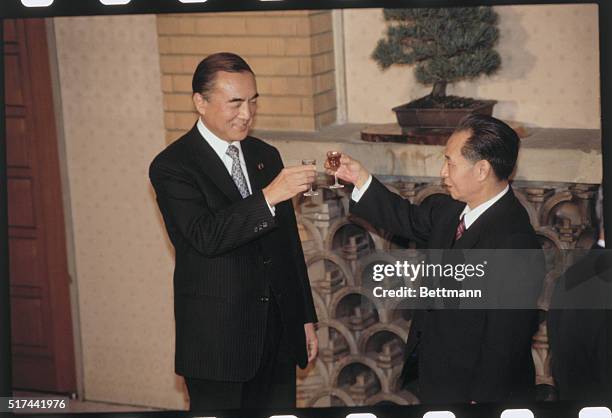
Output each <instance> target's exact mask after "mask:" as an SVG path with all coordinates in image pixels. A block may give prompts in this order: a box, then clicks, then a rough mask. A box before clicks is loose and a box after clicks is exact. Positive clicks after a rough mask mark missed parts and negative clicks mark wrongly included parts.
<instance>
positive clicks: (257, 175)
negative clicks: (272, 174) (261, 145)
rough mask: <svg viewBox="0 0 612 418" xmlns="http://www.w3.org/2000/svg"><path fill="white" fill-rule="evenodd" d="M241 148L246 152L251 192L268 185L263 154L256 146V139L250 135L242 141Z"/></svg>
mask: <svg viewBox="0 0 612 418" xmlns="http://www.w3.org/2000/svg"><path fill="white" fill-rule="evenodd" d="M240 148H242V152H243V154H244V162H245V164H246V167H247V173H248V174H249V182H250V183H251V193H254V192H255V191H256V190H260V189H263V188H264V187H265V186H267V182H266V176H265V173H266V168H267V167H266V166H265V164H264V162H263V158H262V157H263V156H262V155H261V153H260V152H259V150H258V149H257V147H255V141H254V140H253V139H251V138H250V137H248V138H247V139H245V140H244V141H242V142H241V143H240Z"/></svg>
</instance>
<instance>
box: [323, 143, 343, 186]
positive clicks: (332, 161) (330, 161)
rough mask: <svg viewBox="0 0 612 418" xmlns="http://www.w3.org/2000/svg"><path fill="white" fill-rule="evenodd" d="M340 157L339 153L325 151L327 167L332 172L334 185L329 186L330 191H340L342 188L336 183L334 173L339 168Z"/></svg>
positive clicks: (336, 178)
mask: <svg viewBox="0 0 612 418" xmlns="http://www.w3.org/2000/svg"><path fill="white" fill-rule="evenodd" d="M341 155H342V153H341V152H339V151H327V165H328V166H329V169H330V170H333V171H334V184H332V185H331V186H329V188H330V189H341V188H343V187H344V186H343V185H342V184H340V183H338V176H337V175H336V171H337V170H338V168H339V167H340V156H341Z"/></svg>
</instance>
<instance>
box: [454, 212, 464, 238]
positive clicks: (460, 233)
mask: <svg viewBox="0 0 612 418" xmlns="http://www.w3.org/2000/svg"><path fill="white" fill-rule="evenodd" d="M464 217H465V216H464V215H461V220H460V221H459V225H457V231H456V232H455V242H457V241H459V238H461V237H462V236H463V233H464V232H465V221H464V220H463V218H464Z"/></svg>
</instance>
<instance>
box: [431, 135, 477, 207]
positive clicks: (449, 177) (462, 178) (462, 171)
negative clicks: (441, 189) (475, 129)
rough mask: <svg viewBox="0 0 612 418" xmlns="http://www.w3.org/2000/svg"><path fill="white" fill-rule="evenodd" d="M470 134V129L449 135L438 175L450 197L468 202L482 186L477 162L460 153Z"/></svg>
mask: <svg viewBox="0 0 612 418" xmlns="http://www.w3.org/2000/svg"><path fill="white" fill-rule="evenodd" d="M470 136H471V132H470V131H459V132H455V133H453V134H452V135H451V137H450V138H449V139H448V142H447V143H446V149H445V150H444V164H443V165H442V169H441V170H440V176H441V177H442V182H443V183H444V186H446V188H447V189H448V191H449V193H450V195H451V197H452V198H453V199H455V200H459V201H461V202H466V203H467V202H469V201H470V200H471V198H473V197H474V196H475V195H477V194H478V192H479V191H480V189H481V187H482V182H481V180H482V177H481V176H479V170H478V166H477V164H474V163H472V162H470V161H469V160H467V159H466V158H465V157H464V156H463V155H462V154H461V148H462V147H463V145H464V144H465V142H466V141H467V140H468V138H469V137H470Z"/></svg>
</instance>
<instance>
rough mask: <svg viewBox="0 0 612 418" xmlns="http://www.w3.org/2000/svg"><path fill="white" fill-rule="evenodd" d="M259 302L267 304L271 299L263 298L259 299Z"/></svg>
mask: <svg viewBox="0 0 612 418" xmlns="http://www.w3.org/2000/svg"><path fill="white" fill-rule="evenodd" d="M259 300H260V301H262V302H264V303H266V302H269V301H270V298H269V297H268V296H262V297H260V298H259Z"/></svg>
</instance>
